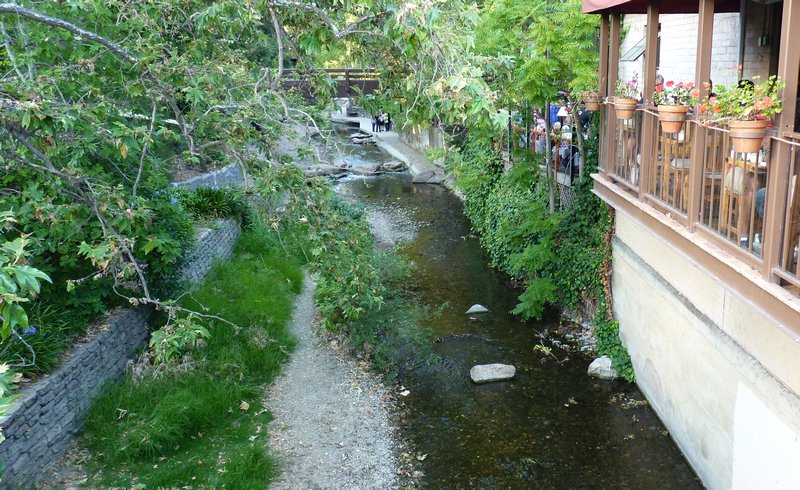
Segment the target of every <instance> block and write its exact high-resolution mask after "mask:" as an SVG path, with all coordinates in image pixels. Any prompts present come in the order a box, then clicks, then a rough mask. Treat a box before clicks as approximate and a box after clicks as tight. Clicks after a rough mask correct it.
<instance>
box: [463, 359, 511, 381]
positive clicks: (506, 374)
mask: <svg viewBox="0 0 800 490" xmlns="http://www.w3.org/2000/svg"><path fill="white" fill-rule="evenodd" d="M515 374H517V368H515V367H514V366H511V365H509V364H498V363H495V364H478V365H477V366H473V367H472V369H470V370H469V377H470V378H472V382H473V383H490V382H492V381H503V380H506V379H511V378H513V377H514V375H515Z"/></svg>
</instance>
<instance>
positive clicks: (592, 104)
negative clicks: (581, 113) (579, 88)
mask: <svg viewBox="0 0 800 490" xmlns="http://www.w3.org/2000/svg"><path fill="white" fill-rule="evenodd" d="M582 95H583V105H584V106H585V107H586V110H587V111H599V110H600V92H598V91H597V90H587V91H585V92H583V94H582Z"/></svg>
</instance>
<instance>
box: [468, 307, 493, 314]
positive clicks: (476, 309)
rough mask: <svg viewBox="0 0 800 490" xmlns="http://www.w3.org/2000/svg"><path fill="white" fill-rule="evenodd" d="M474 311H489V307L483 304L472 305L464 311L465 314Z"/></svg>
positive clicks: (474, 312)
mask: <svg viewBox="0 0 800 490" xmlns="http://www.w3.org/2000/svg"><path fill="white" fill-rule="evenodd" d="M476 313H489V308H487V307H485V306H483V305H472V306H470V308H469V309H468V310H467V311H465V312H464V314H466V315H474V314H476Z"/></svg>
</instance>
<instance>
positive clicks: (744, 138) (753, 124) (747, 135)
mask: <svg viewBox="0 0 800 490" xmlns="http://www.w3.org/2000/svg"><path fill="white" fill-rule="evenodd" d="M768 125H769V121H768V120H766V119H762V120H760V121H739V120H736V119H732V120H730V121H728V128H730V130H731V142H732V143H733V149H734V151H736V152H739V153H755V152H757V151H758V150H759V149H760V148H761V140H763V139H764V135H765V134H766V133H767V126H768Z"/></svg>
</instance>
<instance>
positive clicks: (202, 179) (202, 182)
mask: <svg viewBox="0 0 800 490" xmlns="http://www.w3.org/2000/svg"><path fill="white" fill-rule="evenodd" d="M244 180H245V179H244V173H243V172H242V167H241V166H240V165H239V164H237V163H231V164H230V165H228V166H227V167H223V168H221V169H219V170H217V171H215V172H210V173H207V174H203V175H198V176H197V177H192V178H191V179H187V180H184V181H183V182H176V183H174V184H172V185H174V186H175V187H183V188H184V189H190V190H191V189H198V188H200V187H233V186H238V185H242V184H243V183H244Z"/></svg>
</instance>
